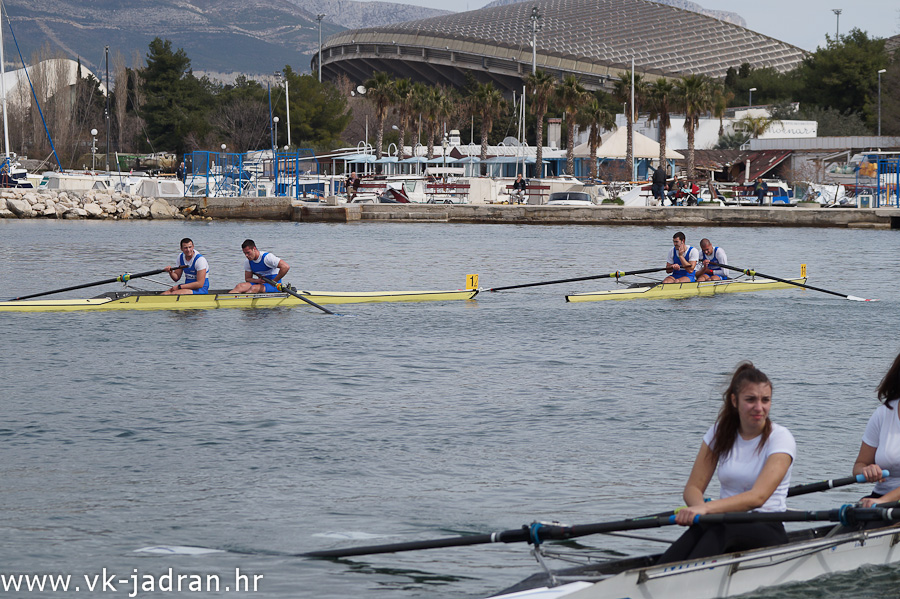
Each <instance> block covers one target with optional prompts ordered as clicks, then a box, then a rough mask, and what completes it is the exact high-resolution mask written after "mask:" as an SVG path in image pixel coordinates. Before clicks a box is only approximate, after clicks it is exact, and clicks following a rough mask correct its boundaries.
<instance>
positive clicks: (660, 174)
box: [650, 165, 666, 206]
mask: <svg viewBox="0 0 900 599" xmlns="http://www.w3.org/2000/svg"><path fill="white" fill-rule="evenodd" d="M652 183H653V184H652V185H650V193H652V194H653V198H654V199H655V200H656V202H657V204H658V205H660V206H662V204H663V200H664V199H665V197H666V169H665V167H664V166H663V165H659V168H658V169H656V170H655V171H653V180H652Z"/></svg>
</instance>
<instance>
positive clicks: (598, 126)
mask: <svg viewBox="0 0 900 599" xmlns="http://www.w3.org/2000/svg"><path fill="white" fill-rule="evenodd" d="M599 93H603V92H599ZM604 95H605V94H604ZM588 97H589V99H588V101H587V103H586V104H585V105H584V106H582V107H581V110H579V111H578V123H579V124H580V125H582V126H584V127H589V133H588V147H589V148H590V152H591V179H597V148H598V147H599V146H600V132H601V131H602V130H604V129H607V130H608V129H613V128H615V126H616V116H615V114H613V112H612V110H610V109H609V108H607V106H606V103H605V102H602V101H601V99H600V98H599V97H598V96H597V95H596V94H588Z"/></svg>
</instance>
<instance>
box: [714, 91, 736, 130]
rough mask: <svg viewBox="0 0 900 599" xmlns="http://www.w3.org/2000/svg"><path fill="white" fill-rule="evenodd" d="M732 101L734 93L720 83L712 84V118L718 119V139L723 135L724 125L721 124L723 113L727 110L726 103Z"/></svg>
mask: <svg viewBox="0 0 900 599" xmlns="http://www.w3.org/2000/svg"><path fill="white" fill-rule="evenodd" d="M733 99H734V92H733V91H731V90H730V89H728V88H726V87H725V86H724V85H722V84H721V83H714V84H713V107H712V112H713V116H715V117H716V118H717V119H719V137H722V135H724V134H725V124H724V123H723V122H722V121H723V119H724V118H725V111H727V110H728V103H729V102H731V100H733Z"/></svg>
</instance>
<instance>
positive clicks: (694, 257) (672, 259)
mask: <svg viewBox="0 0 900 599" xmlns="http://www.w3.org/2000/svg"><path fill="white" fill-rule="evenodd" d="M688 247H690V246H688ZM684 259H685V261H687V262H700V250H698V249H697V248H695V247H691V248H690V250H686V251H685V252H684ZM666 261H667V262H668V263H669V264H674V265H675V266H677V267H678V268H680V269H684V270H687V268H688V267H687V266H682V265H681V260H679V259H678V254H676V253H675V247H674V246H673V247H672V248H671V249H670V250H669V257H668V259H667V260H666Z"/></svg>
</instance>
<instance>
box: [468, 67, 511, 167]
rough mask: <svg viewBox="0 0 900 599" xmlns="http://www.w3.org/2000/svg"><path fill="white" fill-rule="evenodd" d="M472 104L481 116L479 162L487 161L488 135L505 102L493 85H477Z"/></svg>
mask: <svg viewBox="0 0 900 599" xmlns="http://www.w3.org/2000/svg"><path fill="white" fill-rule="evenodd" d="M472 102H473V104H474V106H475V108H476V110H477V111H478V114H479V115H480V116H481V160H482V161H483V160H486V159H487V148H488V135H490V134H491V130H493V128H494V119H496V118H498V117H499V116H500V115H501V114H502V113H503V110H504V109H505V108H506V100H504V99H503V94H501V93H500V90H497V89H494V84H493V83H479V84H478V87H476V88H475V92H474V94H473V97H472Z"/></svg>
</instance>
